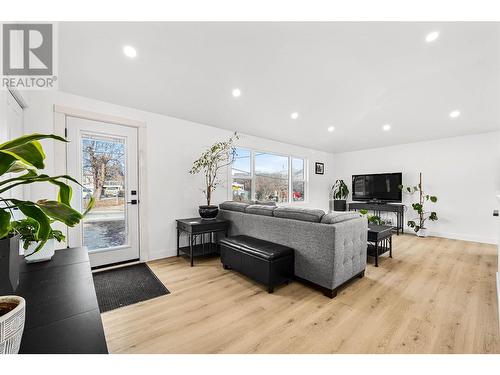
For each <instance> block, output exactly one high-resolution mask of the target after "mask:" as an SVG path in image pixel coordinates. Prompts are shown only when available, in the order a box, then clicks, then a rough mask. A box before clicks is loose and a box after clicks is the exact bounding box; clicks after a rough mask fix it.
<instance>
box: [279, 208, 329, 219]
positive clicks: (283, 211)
mask: <svg viewBox="0 0 500 375" xmlns="http://www.w3.org/2000/svg"><path fill="white" fill-rule="evenodd" d="M273 214H274V216H275V217H281V218H285V219H293V220H301V221H311V222H314V223H319V222H320V221H321V218H322V217H323V216H324V215H325V211H323V210H318V209H313V208H304V207H278V208H276V209H275V210H274V211H273Z"/></svg>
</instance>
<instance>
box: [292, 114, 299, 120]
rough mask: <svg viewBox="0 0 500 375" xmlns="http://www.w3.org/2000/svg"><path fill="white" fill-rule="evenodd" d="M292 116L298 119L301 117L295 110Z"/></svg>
mask: <svg viewBox="0 0 500 375" xmlns="http://www.w3.org/2000/svg"><path fill="white" fill-rule="evenodd" d="M290 117H291V118H292V119H293V120H297V119H298V118H299V114H298V113H297V112H293V113H292V114H291V115H290Z"/></svg>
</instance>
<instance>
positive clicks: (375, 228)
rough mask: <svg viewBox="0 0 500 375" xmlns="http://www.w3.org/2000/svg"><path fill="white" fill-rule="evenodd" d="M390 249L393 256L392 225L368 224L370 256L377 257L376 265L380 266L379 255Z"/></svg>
mask: <svg viewBox="0 0 500 375" xmlns="http://www.w3.org/2000/svg"><path fill="white" fill-rule="evenodd" d="M387 251H389V257H390V258H392V227H389V226H386V225H375V224H368V251H367V254H368V255H369V256H373V257H375V267H378V257H379V255H382V254H384V253H385V252H387Z"/></svg>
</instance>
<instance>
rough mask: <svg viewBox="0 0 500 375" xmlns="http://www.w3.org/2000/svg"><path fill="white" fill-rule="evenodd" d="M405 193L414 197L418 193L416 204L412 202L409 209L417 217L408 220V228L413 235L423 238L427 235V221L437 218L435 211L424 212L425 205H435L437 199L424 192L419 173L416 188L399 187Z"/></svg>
mask: <svg viewBox="0 0 500 375" xmlns="http://www.w3.org/2000/svg"><path fill="white" fill-rule="evenodd" d="M400 189H402V190H403V191H404V192H405V193H407V194H410V195H414V194H415V193H417V192H418V202H414V203H412V204H411V207H412V208H413V210H414V211H415V212H416V214H417V216H416V217H415V218H413V219H412V220H408V226H409V227H410V228H413V230H414V231H415V233H416V234H417V235H418V236H419V237H425V236H426V235H427V227H426V226H425V225H426V222H427V220H430V221H437V220H438V216H437V213H436V211H428V210H426V207H425V206H426V204H427V203H429V202H430V203H436V202H437V197H436V196H435V195H429V194H426V193H425V192H424V188H423V184H422V173H420V178H419V183H418V185H416V186H406V187H405V186H403V185H401V186H400Z"/></svg>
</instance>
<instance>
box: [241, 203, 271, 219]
mask: <svg viewBox="0 0 500 375" xmlns="http://www.w3.org/2000/svg"><path fill="white" fill-rule="evenodd" d="M275 209H276V206H269V205H265V204H252V205H250V206H248V207H247V208H245V212H246V213H247V214H254V215H263V216H273V211H274V210H275Z"/></svg>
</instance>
